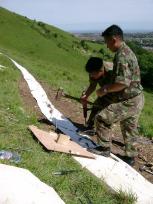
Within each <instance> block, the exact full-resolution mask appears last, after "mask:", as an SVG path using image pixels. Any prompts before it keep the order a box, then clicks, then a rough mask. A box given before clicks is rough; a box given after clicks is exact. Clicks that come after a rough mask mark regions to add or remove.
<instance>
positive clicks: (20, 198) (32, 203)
mask: <svg viewBox="0 0 153 204" xmlns="http://www.w3.org/2000/svg"><path fill="white" fill-rule="evenodd" d="M0 204H64V202H63V201H62V199H61V198H60V197H59V196H58V194H57V193H56V191H55V190H54V189H53V188H51V187H50V186H48V185H46V184H45V183H43V182H41V181H40V180H39V179H38V178H37V177H36V176H34V175H33V174H32V173H31V172H30V171H28V170H26V169H22V168H18V167H14V166H8V165H4V164H0Z"/></svg>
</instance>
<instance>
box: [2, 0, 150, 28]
mask: <svg viewBox="0 0 153 204" xmlns="http://www.w3.org/2000/svg"><path fill="white" fill-rule="evenodd" d="M0 6H2V7H5V8H7V9H9V10H11V11H14V12H16V13H19V14H21V15H24V16H27V17H29V18H31V19H36V20H41V21H44V22H46V23H49V24H51V25H54V26H56V27H59V28H61V29H63V30H67V31H77V30H79V31H80V30H82V31H83V30H100V31H101V30H103V29H105V28H106V27H107V26H109V25H111V24H118V25H120V26H121V27H122V28H123V29H124V30H152V31H153V0H0Z"/></svg>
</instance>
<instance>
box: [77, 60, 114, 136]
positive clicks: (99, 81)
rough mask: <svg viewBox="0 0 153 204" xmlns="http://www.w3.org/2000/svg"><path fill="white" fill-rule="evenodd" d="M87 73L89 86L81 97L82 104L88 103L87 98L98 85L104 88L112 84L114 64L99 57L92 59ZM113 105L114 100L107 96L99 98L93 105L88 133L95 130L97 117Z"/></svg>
mask: <svg viewBox="0 0 153 204" xmlns="http://www.w3.org/2000/svg"><path fill="white" fill-rule="evenodd" d="M85 68H86V71H87V72H88V73H89V86H88V88H87V89H86V91H84V92H83V94H82V96H81V101H82V103H84V102H85V103H86V101H87V98H88V97H89V96H90V95H91V94H92V93H93V92H94V91H95V90H96V87H97V85H99V86H100V87H103V86H104V85H105V84H107V83H109V82H110V79H111V75H112V70H113V63H112V62H105V61H103V60H102V59H101V58H99V57H91V58H89V60H88V61H87V64H86V67H85ZM111 103H112V99H111V98H110V97H109V96H108V95H107V96H104V97H97V99H96V100H95V101H94V103H93V107H92V110H91V114H90V116H89V119H88V121H87V124H86V130H87V131H86V133H88V130H89V132H91V130H93V129H94V121H95V116H96V114H97V113H99V112H100V111H101V110H102V109H103V108H104V107H106V106H108V105H109V104H111Z"/></svg>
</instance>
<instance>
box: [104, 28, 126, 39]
mask: <svg viewBox="0 0 153 204" xmlns="http://www.w3.org/2000/svg"><path fill="white" fill-rule="evenodd" d="M102 36H103V37H113V36H119V37H120V38H121V39H122V40H123V31H122V29H121V28H120V27H119V26H118V25H111V26H110V27H108V28H107V29H106V30H105V31H104V32H102Z"/></svg>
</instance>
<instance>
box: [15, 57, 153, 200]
mask: <svg viewBox="0 0 153 204" xmlns="http://www.w3.org/2000/svg"><path fill="white" fill-rule="evenodd" d="M11 60H12V59H11ZM12 62H13V63H14V64H15V65H16V66H17V68H18V69H20V71H21V72H22V74H23V75H24V78H25V80H26V81H27V83H28V85H29V88H30V87H32V88H31V89H32V90H31V89H30V90H31V93H32V94H33V96H34V97H35V99H36V100H37V103H38V105H39V107H40V109H41V111H42V113H43V114H44V115H45V116H46V118H47V119H48V120H50V121H52V122H54V123H55V124H56V119H58V121H60V122H59V124H58V125H59V126H60V125H61V126H60V127H62V126H63V130H65V129H67V133H66V134H67V135H69V136H74V135H75V134H74V133H75V132H76V127H75V126H74V125H73V124H72V123H71V122H70V121H69V120H68V119H66V118H65V117H64V116H63V115H62V114H61V113H60V112H59V111H58V110H57V109H56V108H55V107H54V106H53V105H52V103H51V102H50V101H49V99H48V98H47V95H46V94H45V92H44V90H43V89H42V87H41V86H40V85H39V84H38V82H37V81H36V80H35V79H34V78H33V77H32V76H31V74H30V73H29V72H28V71H27V70H26V69H25V68H24V67H22V66H21V65H19V64H18V63H17V62H15V61H14V60H12ZM34 88H35V89H34ZM48 107H50V108H48ZM61 129H62V128H61ZM64 133H65V132H64ZM95 156H96V155H95ZM112 156H113V157H114V158H116V159H117V160H118V161H115V160H114V159H111V158H106V157H103V156H96V159H95V160H91V159H87V158H78V157H73V158H74V159H75V160H76V161H78V162H79V163H80V164H81V165H82V166H83V167H86V168H87V169H88V170H89V171H91V172H92V173H93V174H94V175H95V176H97V177H98V178H100V179H101V180H104V181H105V182H106V183H107V185H108V186H110V187H111V188H112V189H114V190H115V191H118V190H122V191H124V192H126V193H128V192H129V193H133V194H134V195H135V196H136V197H137V204H153V184H152V183H150V182H149V181H147V180H146V179H145V178H144V177H143V176H141V175H140V174H139V173H138V172H137V171H135V170H134V169H133V168H132V167H130V166H129V165H127V164H126V163H125V162H123V161H122V160H120V159H119V158H117V157H116V156H115V155H113V154H112ZM95 193H96V192H95Z"/></svg>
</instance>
